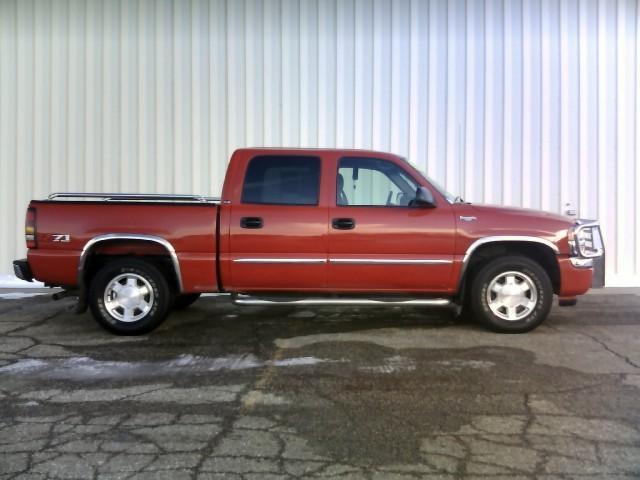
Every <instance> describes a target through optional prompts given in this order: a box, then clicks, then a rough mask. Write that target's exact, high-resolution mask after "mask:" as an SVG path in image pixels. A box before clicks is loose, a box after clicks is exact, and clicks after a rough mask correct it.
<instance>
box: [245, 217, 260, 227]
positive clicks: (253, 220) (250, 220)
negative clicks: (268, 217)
mask: <svg viewBox="0 0 640 480" xmlns="http://www.w3.org/2000/svg"><path fill="white" fill-rule="evenodd" d="M240 227H241V228H262V218H260V217H242V218H241V219H240Z"/></svg>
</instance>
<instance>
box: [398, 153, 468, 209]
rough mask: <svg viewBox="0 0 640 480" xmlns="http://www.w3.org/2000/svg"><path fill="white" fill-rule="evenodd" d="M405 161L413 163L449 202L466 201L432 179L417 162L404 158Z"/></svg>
mask: <svg viewBox="0 0 640 480" xmlns="http://www.w3.org/2000/svg"><path fill="white" fill-rule="evenodd" d="M404 161H405V162H407V163H408V164H409V165H411V166H412V167H413V168H414V170H415V171H416V172H418V173H419V174H420V175H422V178H423V179H425V180H426V181H427V182H429V184H431V185H432V186H433V188H435V189H436V190H437V191H438V193H439V194H440V195H442V196H443V197H444V198H445V199H446V200H447V202H449V203H463V202H464V200H463V199H462V197H460V196H456V195H454V194H452V193H449V192H447V191H446V190H445V189H444V187H443V186H442V185H440V184H439V183H438V182H436V181H435V180H434V179H432V178H430V177H429V176H428V175H426V174H425V173H424V172H423V171H422V169H421V168H420V167H418V166H417V165H416V164H414V163H413V162H411V161H410V160H408V159H406V158H405V159H404Z"/></svg>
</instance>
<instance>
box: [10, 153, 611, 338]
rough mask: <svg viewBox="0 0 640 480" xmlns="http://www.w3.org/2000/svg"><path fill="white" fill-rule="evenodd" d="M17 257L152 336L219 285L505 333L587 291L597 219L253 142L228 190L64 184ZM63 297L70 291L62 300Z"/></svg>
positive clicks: (102, 317)
mask: <svg viewBox="0 0 640 480" xmlns="http://www.w3.org/2000/svg"><path fill="white" fill-rule="evenodd" d="M25 235H26V242H27V247H28V256H27V259H24V260H17V261H15V262H14V271H15V273H16V275H17V276H18V277H19V278H22V279H24V280H29V281H30V280H32V279H34V278H35V279H37V280H40V281H42V282H44V283H45V284H46V285H47V286H51V287H54V286H55V287H62V288H63V289H65V292H63V294H62V295H73V296H77V297H78V299H79V300H78V307H77V311H78V312H83V311H85V310H86V308H87V307H89V308H90V309H91V311H92V313H93V315H94V317H95V318H96V320H97V321H98V322H99V323H100V324H101V325H102V326H103V327H105V328H107V329H108V330H110V331H112V332H115V333H118V334H124V335H134V334H141V333H145V332H148V331H150V330H152V329H153V328H154V327H156V326H157V325H159V324H160V323H161V322H162V321H163V320H164V319H165V317H166V316H167V314H168V313H169V312H170V310H171V309H172V308H184V307H186V306H188V305H189V304H191V303H193V302H194V301H195V300H197V298H198V297H199V295H200V294H202V293H205V292H219V293H229V294H231V296H232V299H233V301H234V302H235V303H237V304H240V305H351V304H353V305H412V306H415V305H424V306H446V305H450V306H453V307H455V308H456V311H457V312H458V313H460V312H470V314H471V316H472V317H473V318H475V319H477V320H479V321H481V322H482V323H483V324H485V325H486V326H488V327H489V328H491V329H493V330H495V331H500V332H512V333H515V332H525V331H528V330H531V329H533V328H535V327H536V326H538V325H539V324H540V323H541V322H542V321H543V320H544V319H545V318H546V316H547V314H548V313H549V310H550V308H551V304H552V301H553V295H554V293H555V294H556V295H558V297H559V299H560V303H561V304H572V303H575V301H576V296H577V295H580V294H583V293H585V292H586V291H587V290H588V289H589V287H590V285H591V279H592V275H593V258H595V257H598V256H600V255H602V253H603V243H602V238H601V235H600V229H599V226H598V224H597V223H596V222H584V221H580V220H575V219H571V218H568V217H564V216H561V215H556V214H552V213H545V212H538V211H533V210H525V209H517V208H505V207H495V206H485V205H473V204H470V203H466V202H464V201H463V200H462V199H460V198H459V197H454V196H452V195H450V194H449V193H447V192H446V191H444V190H443V189H442V188H441V187H439V186H438V185H437V184H436V183H435V182H433V181H432V180H430V179H429V178H427V177H426V176H424V175H423V174H422V173H420V171H419V170H417V169H416V168H415V167H413V166H412V165H411V164H410V163H408V162H407V161H406V160H404V159H403V158H401V157H398V156H396V155H392V154H388V153H381V152H374V151H363V150H329V149H259V148H251V149H241V150H237V151H236V152H235V153H234V154H233V156H232V158H231V162H230V165H229V168H228V171H227V175H226V178H225V181H224V187H223V190H222V197H221V198H220V199H217V198H207V197H200V196H194V195H143V194H107V193H94V194H91V193H77V194H75V193H59V194H52V195H50V196H49V198H48V199H47V200H41V201H35V200H34V201H32V202H31V203H30V205H29V208H28V210H27V218H26V227H25ZM57 295H58V296H60V295H61V294H57Z"/></svg>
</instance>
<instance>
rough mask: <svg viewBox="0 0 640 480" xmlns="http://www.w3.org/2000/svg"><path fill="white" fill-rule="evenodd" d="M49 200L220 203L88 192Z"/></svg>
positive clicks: (193, 197)
mask: <svg viewBox="0 0 640 480" xmlns="http://www.w3.org/2000/svg"><path fill="white" fill-rule="evenodd" d="M47 199H48V200H57V201H65V200H78V199H87V200H91V201H103V202H175V203H212V204H218V203H220V199H219V198H216V197H205V196H203V195H180V194H164V193H87V192H84V193H83V192H57V193H52V194H51V195H49V196H48V197H47Z"/></svg>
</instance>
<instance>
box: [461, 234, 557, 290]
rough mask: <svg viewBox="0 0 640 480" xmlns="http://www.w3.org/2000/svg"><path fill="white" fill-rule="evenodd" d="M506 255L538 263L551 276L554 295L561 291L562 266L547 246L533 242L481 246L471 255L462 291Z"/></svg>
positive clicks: (497, 243)
mask: <svg viewBox="0 0 640 480" xmlns="http://www.w3.org/2000/svg"><path fill="white" fill-rule="evenodd" d="M505 255H522V256H523V257H527V258H529V259H531V260H533V261H534V262H536V263H538V264H539V265H540V266H541V267H542V268H543V269H544V270H545V272H547V275H549V279H550V280H551V284H552V285H553V291H554V293H558V291H559V290H560V266H559V265H558V260H557V259H556V255H555V253H554V252H553V251H552V250H551V249H550V248H549V247H547V246H545V245H543V244H540V243H533V242H508V241H505V242H494V243H488V244H485V245H481V246H480V247H478V248H477V249H476V250H474V251H473V253H472V254H471V258H470V259H469V264H468V265H467V268H466V270H465V272H464V277H463V279H462V284H461V291H465V290H466V289H465V284H466V283H467V282H468V281H471V280H472V279H473V276H474V275H475V274H476V273H477V272H478V271H479V270H480V268H482V266H484V265H485V264H486V263H487V262H489V261H490V260H493V259H494V258H497V257H502V256H505Z"/></svg>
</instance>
